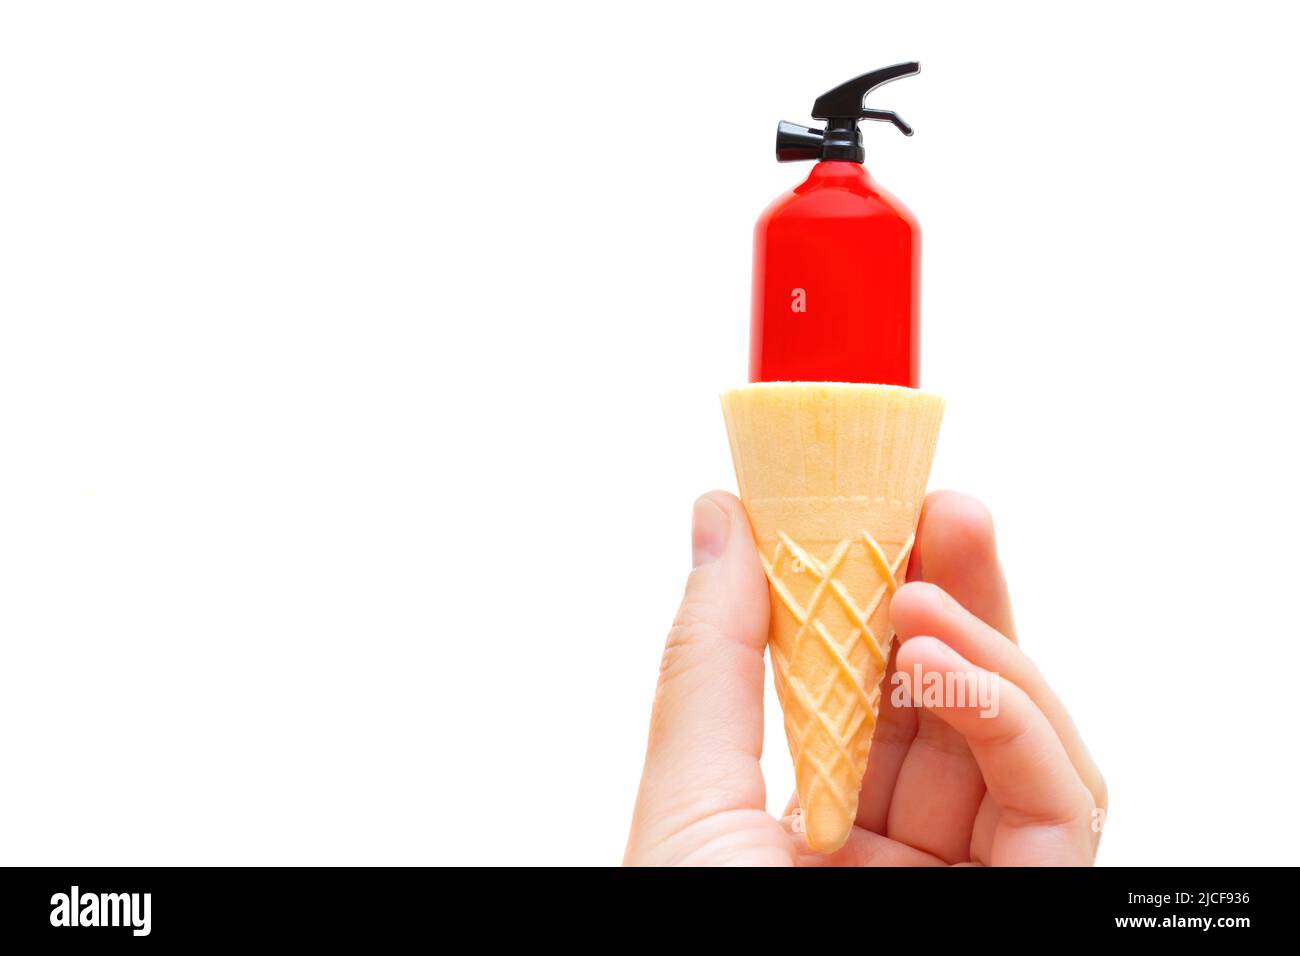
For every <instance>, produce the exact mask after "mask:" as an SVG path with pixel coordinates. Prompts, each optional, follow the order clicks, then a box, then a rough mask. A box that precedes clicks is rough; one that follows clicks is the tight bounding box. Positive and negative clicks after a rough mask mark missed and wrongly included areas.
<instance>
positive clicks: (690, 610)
mask: <svg viewBox="0 0 1300 956" xmlns="http://www.w3.org/2000/svg"><path fill="white" fill-rule="evenodd" d="M691 539H692V540H691V543H692V551H693V557H694V565H695V567H694V569H693V570H692V571H691V575H690V578H689V579H688V580H687V583H686V595H685V597H684V598H683V599H682V606H681V609H680V610H679V611H678V612H677V619H676V620H675V621H674V622H673V626H672V630H670V631H669V633H668V642H667V646H666V647H665V648H664V657H663V663H662V665H661V666H660V669H659V687H658V690H657V691H656V693H655V703H654V713H653V714H652V716H651V720H650V741H649V745H648V747H647V750H646V762H645V771H644V773H643V775H642V778H641V791H640V794H639V795H638V797H637V811H636V819H635V821H634V823H633V837H634V839H635V838H636V836H637V832H638V829H642V828H654V829H660V828H663V829H664V830H666V831H667V832H676V831H677V830H679V829H680V828H681V827H683V826H688V825H689V824H690V823H691V822H692V821H693V820H696V819H702V818H703V817H705V816H708V815H711V814H713V813H717V812H722V811H725V810H732V809H760V810H761V809H763V807H764V804H765V794H764V792H763V778H762V775H761V773H760V772H759V765H758V758H759V754H760V753H761V752H762V747H763V648H764V647H765V645H766V643H767V618H768V594H767V580H766V578H765V577H764V575H763V567H762V564H761V563H760V562H759V559H758V551H757V549H756V548H755V547H754V538H753V535H752V534H751V532H750V529H749V520H748V519H747V518H746V516H745V511H744V509H743V508H742V507H741V505H740V502H739V501H737V500H736V498H735V497H734V496H732V495H729V494H726V493H725V492H721V491H715V492H711V493H709V494H707V495H705V496H704V497H702V498H700V499H699V500H698V501H696V502H695V513H694V520H693V529H692V535H691Z"/></svg>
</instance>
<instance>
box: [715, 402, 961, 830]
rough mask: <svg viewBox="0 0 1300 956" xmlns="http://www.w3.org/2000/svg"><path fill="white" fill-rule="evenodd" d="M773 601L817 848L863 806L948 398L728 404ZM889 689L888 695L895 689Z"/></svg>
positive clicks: (773, 635) (778, 656)
mask: <svg viewBox="0 0 1300 956" xmlns="http://www.w3.org/2000/svg"><path fill="white" fill-rule="evenodd" d="M722 407H723V414H724V415H725V416H726V420H727V432H728V434H729V436H730V438H731V453H732V458H733V460H734V462H735V466H736V479H737V481H738V483H739V485H740V497H741V500H742V501H743V502H744V504H745V509H746V511H748V513H749V519H750V523H751V524H752V525H753V529H754V536H755V539H756V540H757V542H758V548H759V551H760V553H761V555H762V559H763V567H764V570H765V571H766V572H767V578H768V584H769V586H770V592H771V601H772V616H771V625H770V629H769V636H768V646H769V649H770V653H771V658H772V670H773V673H774V675H775V680H776V691H777V696H778V697H779V698H780V700H781V709H782V710H783V711H784V714H785V730H786V738H787V739H788V741H789V744H790V755H791V756H792V757H793V758H794V769H795V780H796V784H797V787H798V790H799V805H800V807H801V809H802V814H803V823H804V830H805V835H806V838H807V841H808V845H809V846H810V847H812V849H814V850H817V851H819V852H822V853H829V852H832V851H834V850H837V849H839V847H841V846H843V844H844V842H845V840H847V839H848V835H849V832H850V830H851V829H852V827H853V821H854V818H855V817H856V815H857V809H858V791H859V789H860V788H861V785H862V775H863V773H864V772H865V771H866V767H867V755H868V752H869V751H870V749H871V737H872V734H873V732H874V731H875V727H876V717H877V715H878V713H879V710H880V695H881V693H882V687H881V680H882V678H883V677H884V674H885V668H886V665H887V663H888V660H889V647H890V643H891V642H892V640H893V636H894V635H893V630H892V629H891V628H890V626H889V599H890V596H891V595H892V594H893V592H894V591H895V590H896V589H897V587H898V585H899V584H901V583H902V581H903V577H904V574H905V572H906V570H907V559H908V555H909V554H910V553H911V549H912V543H913V540H914V536H915V533H916V524H917V520H918V518H919V517H920V511H921V502H922V499H923V498H924V495H925V485H926V481H927V480H928V478H929V474H930V461H931V458H932V457H933V455H934V446H935V441H936V439H937V437H938V433H939V420H940V418H941V417H942V414H943V400H942V399H940V398H938V397H937V396H934V395H929V394H926V393H924V392H918V391H916V390H914V389H909V388H900V387H896V386H888V385H849V384H830V383H802V382H772V383H763V384H756V385H748V386H745V387H743V388H738V389H734V390H732V391H729V392H727V393H726V394H724V395H723V396H722ZM885 690H886V692H887V689H885Z"/></svg>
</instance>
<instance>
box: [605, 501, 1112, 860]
mask: <svg viewBox="0 0 1300 956" xmlns="http://www.w3.org/2000/svg"><path fill="white" fill-rule="evenodd" d="M692 537H693V550H694V564H695V567H694V570H693V571H692V572H691V575H690V578H689V580H688V581H687V585H686V596H685V598H684V599H683V601H682V606H681V610H680V611H679V612H678V614H677V620H676V621H675V622H674V623H673V627H672V630H671V631H669V633H668V643H667V647H666V648H665V649H664V657H663V664H662V666H661V668H660V673H659V687H658V691H657V693H656V695H655V703H654V712H653V714H652V716H651V720H650V741H649V745H648V747H647V751H646V761H645V770H644V772H643V774H642V777H641V790H640V793H639V794H638V796H637V803H636V811H635V813H634V815H633V819H632V832H631V835H630V837H629V838H628V845H627V854H626V857H625V860H624V862H625V863H628V864H643V865H652V866H654V865H669V864H703V865H718V864H736V865H751V866H760V865H780V866H787V865H792V864H793V865H813V866H825V865H832V866H862V865H879V866H911V865H920V866H927V865H929V866H936V865H944V864H963V863H964V864H985V865H994V866H1048V865H1074V866H1077V865H1086V864H1090V863H1092V861H1093V858H1094V856H1095V855H1096V851H1097V842H1098V840H1099V839H1100V830H1101V823H1102V822H1103V821H1104V818H1105V807H1106V785H1105V783H1104V782H1103V780H1102V778H1101V774H1100V773H1099V772H1098V771H1097V767H1096V765H1094V764H1093V762H1092V759H1091V758H1090V757H1089V756H1088V752H1087V750H1086V749H1085V748H1084V746H1083V741H1082V740H1080V739H1079V735H1078V732H1077V731H1076V730H1075V729H1074V725H1073V724H1072V723H1071V722H1070V718H1069V715H1068V714H1066V712H1065V708H1064V707H1063V706H1062V705H1061V702H1060V701H1059V700H1058V699H1057V698H1056V695H1055V694H1053V693H1052V690H1051V688H1049V687H1048V686H1047V683H1046V682H1045V681H1044V680H1043V678H1042V676H1041V675H1040V674H1039V673H1038V671H1037V669H1036V668H1035V667H1034V665H1033V664H1032V663H1030V661H1029V658H1027V657H1026V656H1025V655H1024V654H1023V653H1022V652H1021V650H1020V648H1019V647H1018V646H1017V644H1016V637H1015V628H1014V625H1013V624H1012V621H1011V603H1010V599H1009V597H1008V595H1007V589H1006V583H1005V581H1004V580H1003V577H1002V570H1001V568H1000V566H999V565H998V559H997V551H996V548H995V546H994V541H993V526H992V522H991V520H990V518H989V515H988V512H987V511H986V510H985V509H984V507H983V506H982V505H980V504H979V503H978V502H976V501H974V500H973V499H971V498H967V497H965V496H963V495H958V494H954V493H952V492H938V493H935V494H932V495H930V496H929V497H928V498H927V499H926V502H925V507H924V509H923V511H922V515H921V522H920V526H919V528H918V530H917V537H916V541H917V543H916V547H915V548H914V550H913V553H912V557H911V562H910V565H909V568H908V582H909V583H907V584H905V585H904V586H903V587H901V588H899V590H898V592H897V593H896V594H895V595H894V598H893V602H892V605H891V608H890V614H891V617H892V620H893V625H894V629H895V631H896V632H897V637H898V640H897V641H896V642H895V645H894V652H893V655H892V659H891V661H890V667H889V672H888V674H887V675H886V678H885V682H884V684H883V685H882V693H881V707H880V719H879V722H878V724H877V728H876V733H875V738H874V741H873V743H872V747H871V755H870V758H869V760H868V765H867V772H866V774H865V776H864V777H863V782H862V793H861V796H860V798H859V803H858V815H857V820H856V824H855V826H854V828H853V832H852V834H851V835H850V836H849V839H848V842H847V843H846V844H845V845H844V846H843V847H842V848H841V849H840V850H838V851H836V852H835V853H833V854H830V855H826V856H823V855H820V854H816V853H814V852H812V851H811V850H810V849H808V846H807V844H806V843H805V841H804V839H803V835H802V833H800V832H797V830H798V827H797V826H796V820H797V816H796V813H797V803H796V800H797V797H796V798H795V800H792V801H791V804H790V807H789V809H787V811H786V816H785V817H784V818H783V819H782V820H777V819H775V818H774V817H772V816H771V815H769V814H768V813H767V812H766V810H765V809H764V808H765V806H766V794H765V791H764V786H763V777H762V773H761V771H760V770H759V763H758V758H759V754H760V753H761V752H762V746H763V649H764V646H765V645H766V643H767V626H768V590H767V581H766V579H765V577H764V575H763V569H762V565H761V564H760V562H759V558H758V552H757V551H756V549H755V547H754V539H753V536H752V534H751V532H750V528H749V522H748V520H747V519H746V517H745V512H744V510H743V509H742V508H741V505H740V502H739V501H737V500H736V499H735V498H734V497H733V496H731V495H728V494H725V493H723V492H712V493H711V494H708V495H705V496H704V497H703V498H701V499H699V501H697V502H696V503H695V516H694V530H693V535H692ZM917 668H919V669H920V673H921V674H923V675H924V674H930V673H938V674H955V673H962V674H968V675H971V676H972V677H973V678H974V679H977V680H989V681H995V682H996V684H997V687H996V693H997V697H996V698H995V699H996V701H997V705H998V706H997V712H996V716H991V717H989V716H981V707H980V705H979V702H978V701H970V702H969V706H961V707H959V706H948V705H949V704H952V703H954V702H952V701H944V702H939V701H933V702H931V701H925V703H926V705H927V706H926V707H925V708H924V709H921V708H917V707H900V706H894V702H893V700H892V698H893V696H894V695H893V694H892V693H891V688H892V687H893V684H892V683H891V680H890V677H891V675H892V674H893V673H894V671H895V670H896V669H897V670H902V671H903V672H904V673H906V674H914V673H917V671H916V669H917ZM922 686H924V685H922ZM989 709H990V710H992V708H989Z"/></svg>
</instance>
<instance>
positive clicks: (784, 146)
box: [776, 62, 921, 163]
mask: <svg viewBox="0 0 1300 956" xmlns="http://www.w3.org/2000/svg"><path fill="white" fill-rule="evenodd" d="M920 72H921V64H920V63H916V62H911V63H896V64H894V65H893V66H887V67H884V68H883V69H879V70H873V71H872V72H870V73H863V74H862V75H861V76H859V77H855V78H854V79H851V80H849V81H848V82H847V83H841V84H840V85H839V86H837V87H835V89H833V90H828V91H827V92H825V93H823V94H822V95H821V96H819V97H817V102H815V103H813V108H812V115H813V118H814V119H819V120H825V121H826V129H825V130H819V129H815V128H810V127H807V126H796V125H795V124H794V123H787V122H784V121H782V122H780V123H778V124H777V127H776V160H777V162H779V163H789V162H795V161H797V160H801V159H819V160H822V159H830V160H841V161H847V162H850V163H860V162H862V161H863V159H864V158H865V157H866V153H865V151H864V150H863V148H862V133H861V132H860V131H859V130H858V122H859V121H860V120H881V121H883V122H887V123H893V124H894V125H895V126H896V127H898V129H899V130H900V131H901V132H902V133H903V134H904V135H906V136H911V135H912V127H910V126H908V125H907V124H906V123H905V122H903V120H902V118H901V117H900V116H899V115H898V114H897V113H895V112H893V111H892V110H876V109H868V108H867V107H865V106H863V105H862V101H863V100H864V99H865V98H866V96H867V94H868V93H870V92H871V91H872V90H874V89H875V88H876V87H878V86H884V85H885V84H886V83H889V82H890V81H891V80H897V79H901V78H902V77H905V76H914V75H915V74H917V73H920Z"/></svg>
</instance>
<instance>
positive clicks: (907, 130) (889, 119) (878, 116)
mask: <svg viewBox="0 0 1300 956" xmlns="http://www.w3.org/2000/svg"><path fill="white" fill-rule="evenodd" d="M861 118H862V119H869V120H883V121H884V122H886V123H893V124H894V125H895V126H897V127H898V129H899V132H901V133H902V134H903V135H904V136H911V135H912V134H913V133H914V132H916V130H914V129H912V127H910V126H908V125H907V123H906V122H904V121H903V117H901V116H899V115H898V114H897V113H895V112H894V111H893V110H871V109H866V108H864V109H863V110H862V116H861Z"/></svg>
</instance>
